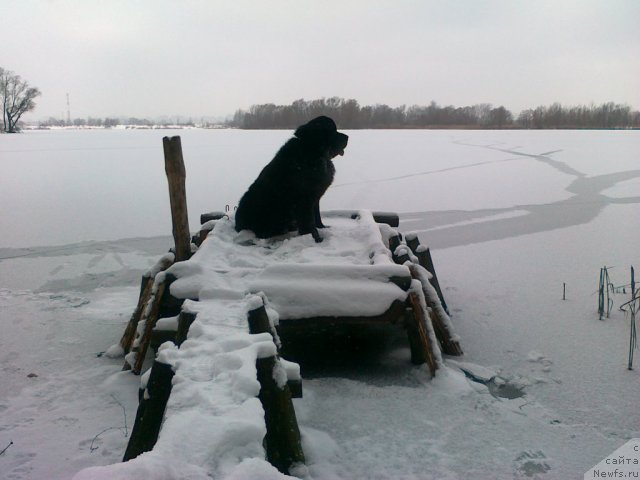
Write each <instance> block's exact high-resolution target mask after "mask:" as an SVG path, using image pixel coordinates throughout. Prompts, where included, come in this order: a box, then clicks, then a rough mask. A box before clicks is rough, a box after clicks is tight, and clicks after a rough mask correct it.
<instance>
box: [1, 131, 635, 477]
mask: <svg viewBox="0 0 640 480" xmlns="http://www.w3.org/2000/svg"><path fill="white" fill-rule="evenodd" d="M131 133H133V132H117V131H114V132H110V133H107V132H102V133H101V132H47V133H43V132H39V133H33V134H32V133H29V134H25V135H21V136H11V137H7V136H3V137H2V143H1V144H0V152H1V153H2V162H3V166H5V164H6V166H7V167H8V168H9V170H8V172H9V176H3V178H2V179H1V180H0V182H2V189H0V192H2V193H0V195H2V202H0V205H2V206H3V209H4V210H3V212H2V215H0V218H2V219H3V220H0V221H2V222H3V225H2V231H3V236H4V238H3V242H4V243H3V244H4V245H5V246H7V247H17V246H20V245H26V246H30V245H38V244H40V245H47V244H50V245H59V244H60V243H65V244H68V243H69V242H73V241H80V240H85V239H89V238H93V239H109V238H122V237H125V236H144V235H146V234H156V233H161V232H162V231H167V232H168V231H169V230H170V226H169V227H168V228H166V223H165V220H166V218H168V213H166V212H167V210H168V206H166V205H165V204H168V202H166V198H164V197H166V185H165V184H164V183H163V179H162V178H161V177H162V175H163V173H162V167H161V150H160V147H159V145H160V140H159V138H160V135H161V134H162V135H164V134H167V132H161V134H158V133H157V132H156V135H157V138H154V139H153V144H152V145H151V143H150V144H149V145H150V146H147V140H148V139H146V138H145V139H144V140H142V139H143V137H145V136H146V135H148V132H136V133H141V134H143V135H141V136H135V135H131V136H130V134H131ZM179 134H180V135H183V146H184V147H185V158H186V161H187V174H188V176H189V175H190V174H191V175H190V177H191V178H193V180H192V183H191V186H189V187H188V188H189V190H188V192H189V195H190V197H189V199H190V208H191V209H195V213H193V212H192V228H194V225H193V223H194V221H195V218H196V217H195V214H196V213H200V212H202V211H206V210H213V209H220V208H221V206H222V205H223V204H226V203H228V204H233V202H234V199H236V198H238V196H239V195H240V194H241V193H242V191H241V190H242V189H243V188H244V187H245V186H246V184H248V182H249V181H250V179H251V178H250V177H253V176H254V174H255V171H256V170H257V168H259V165H261V164H262V163H265V162H266V161H267V160H268V158H269V157H270V156H271V155H272V153H273V152H274V151H275V149H276V148H277V146H278V145H279V144H280V143H281V142H282V141H283V140H284V139H285V138H286V137H287V135H288V133H287V132H237V131H233V132H231V131H230V132H218V131H215V132H202V131H193V132H190V133H188V134H187V133H186V132H179ZM350 135H352V138H353V142H352V144H350V146H349V148H348V151H347V152H346V154H345V157H344V158H341V159H340V163H338V164H337V170H338V177H337V178H336V184H335V185H334V186H332V187H331V189H330V190H329V192H328V196H327V199H326V201H325V202H323V207H324V208H358V207H365V208H370V209H384V210H394V209H395V210H398V211H401V212H414V213H408V214H406V215H403V216H402V220H403V221H402V224H401V230H402V231H405V232H406V231H410V230H416V231H419V235H420V238H421V240H422V242H423V243H427V244H429V245H431V246H432V248H433V255H434V261H435V262H436V267H437V269H438V274H439V277H440V282H441V284H443V286H444V287H445V291H444V294H445V297H446V299H447V302H448V304H449V307H450V308H451V310H452V312H451V313H452V320H453V322H454V324H455V328H456V331H457V333H459V334H460V336H461V338H462V347H463V349H464V350H465V355H464V357H462V358H461V359H455V360H447V365H448V369H447V370H445V373H443V374H442V375H438V376H437V377H436V379H435V380H434V381H428V374H426V373H425V372H424V370H422V369H420V368H415V367H412V366H411V365H410V363H409V352H408V349H407V348H406V345H405V343H406V342H397V343H395V342H394V343H392V344H391V345H385V348H381V349H380V351H378V352H375V353H374V354H373V355H372V356H371V358H367V362H366V364H356V365H353V364H347V365H342V366H335V365H332V366H331V367H330V368H329V367H328V368H327V369H326V370H325V371H324V372H322V371H320V373H318V372H317V370H314V375H313V376H312V378H305V379H304V393H305V397H304V398H303V399H299V400H295V405H296V409H297V413H298V418H299V421H300V424H301V428H302V431H303V435H304V442H305V444H304V446H305V453H306V455H307V459H308V468H309V472H310V475H311V477H312V478H316V479H333V478H344V479H346V478H363V479H364V478H380V479H383V478H406V479H413V478H420V479H423V478H424V479H427V478H470V477H475V478H514V477H515V478H530V477H534V478H535V477H536V476H537V477H539V478H548V479H556V478H557V479H561V478H582V474H583V473H584V472H586V471H587V470H588V469H589V468H590V467H592V466H593V465H595V464H596V463H597V462H599V461H600V460H601V459H602V458H604V457H605V456H606V455H608V454H609V453H611V452H612V451H614V450H615V449H616V448H618V447H619V446H620V445H622V444H623V443H625V441H626V440H627V439H630V438H634V437H638V436H640V427H639V425H640V417H639V414H638V413H637V408H635V406H634V400H635V399H637V398H639V394H640V387H639V383H638V380H639V379H638V374H637V370H634V371H628V370H627V369H626V361H627V353H628V334H629V332H628V330H629V323H628V320H627V319H625V317H624V314H623V313H621V312H619V311H618V310H617V305H619V304H620V303H622V302H623V301H626V300H627V299H628V295H626V296H624V295H622V294H620V295H616V296H615V306H614V310H613V311H612V315H611V318H610V319H607V320H605V321H599V320H598V315H597V312H596V308H597V297H596V295H595V291H596V288H597V283H598V273H599V268H600V267H601V266H603V265H609V266H614V268H613V269H612V270H611V275H612V277H613V281H614V283H616V284H624V283H628V281H629V280H628V276H629V274H628V267H629V265H631V264H635V265H636V267H637V266H638V265H640V262H639V261H638V260H639V256H638V240H640V226H639V224H638V222H637V220H636V219H637V218H638V213H639V210H640V207H639V204H640V191H639V190H638V187H639V184H638V178H639V177H640V172H639V171H638V170H637V154H638V153H639V152H640V135H639V134H638V132H571V131H569V132H560V131H558V132H526V131H519V132H502V131H500V132H451V131H436V132H405V131H403V132H373V131H371V132H370V131H362V132H350ZM9 138H10V139H11V140H9V141H11V142H14V144H13V145H11V146H8V145H9V144H8V143H6V142H5V139H9ZM13 139H16V140H13ZM156 143H157V144H158V146H156V145H155V144H156ZM109 145H110V146H111V148H107V147H109ZM212 145H215V148H214V147H213V146H212ZM98 149H100V150H98ZM12 150H19V151H16V152H12ZM25 150H28V151H25ZM96 152H98V153H96ZM214 154H215V156H216V158H218V159H224V160H225V161H219V162H217V163H214V164H212V163H208V162H207V161H206V160H205V158H206V157H207V156H208V155H209V156H213V155H214ZM65 157H72V158H67V159H66V160H65ZM114 158H115V160H113V159H114ZM125 158H126V159H128V161H127V162H125V161H124V160H123V159H125ZM136 158H138V159H139V164H137V163H136V162H135V161H134V159H136ZM190 159H194V165H193V168H191V169H190V166H191V164H190ZM107 160H109V161H111V160H113V162H115V163H112V164H110V166H109V167H108V168H107V167H106V166H105V162H107ZM81 161H84V163H81ZM452 168H455V169H452ZM74 170H79V171H74ZM34 172H40V173H42V176H41V177H40V176H35V175H34ZM191 172H194V173H191ZM205 172H206V175H205ZM211 172H215V174H212V173H211ZM79 174H82V175H88V176H89V177H90V178H88V179H87V181H86V182H84V184H83V182H80V181H78V178H79V177H78V175H79ZM98 175H100V177H99V178H96V176H98ZM194 177H195V178H194ZM401 177H402V178H401ZM149 178H154V179H155V180H156V181H155V183H153V185H152V184H149V185H148V186H144V185H145V182H147V181H148V179H149ZM16 179H22V183H20V182H18V184H19V185H22V187H23V188H22V189H20V188H15V187H13V188H10V187H9V185H10V184H11V183H12V180H14V181H15V180H16ZM218 179H220V181H218ZM65 182H68V183H67V184H66V186H65ZM122 182H124V183H122ZM134 183H135V184H136V185H137V186H138V187H137V188H138V192H139V193H140V195H141V196H138V195H135V196H134V195H133V194H130V193H127V192H129V191H130V189H131V185H133V184H134ZM78 185H80V186H81V188H79V189H77V191H76V190H75V188H76V187H78ZM49 186H51V188H49ZM66 187H68V190H69V191H66V190H65V189H66ZM125 187H126V188H125ZM156 189H157V190H159V191H160V192H156ZM60 192H66V193H64V194H60ZM221 192H222V193H221ZM59 194H60V203H58V204H56V202H55V199H57V198H59V197H58V195H59ZM146 194H148V198H146V199H145V195H146ZM83 195H84V197H83ZM163 196H164V197H163ZM45 198H46V199H48V200H47V201H45ZM83 198H84V203H82V202H79V200H80V199H83ZM87 198H89V201H87V200H86V199H87ZM212 198H213V199H212ZM52 199H54V200H52ZM133 199H135V200H136V201H133ZM191 199H194V201H191ZM207 199H208V201H207ZM109 202H113V204H112V205H111V206H112V208H115V209H117V210H118V214H119V215H120V216H122V215H123V213H124V214H126V215H125V217H126V218H122V219H119V218H117V217H116V216H115V214H113V213H110V211H109V209H108V208H107V203H109ZM70 204H74V205H76V204H77V205H76V206H75V207H74V208H73V209H69V208H67V207H68V206H69V205H70ZM87 204H89V205H90V207H89V206H88V205H87ZM137 205H139V206H140V208H139V210H138V209H137ZM125 206H126V208H125ZM51 212H54V213H56V215H51ZM127 212H131V213H130V215H129V214H128V213H127ZM150 212H153V214H152V215H151V214H150ZM154 215H155V216H154ZM160 217H162V220H161V221H157V220H158V218H160ZM71 218H74V219H75V223H72V224H70V223H69V219H71ZM62 221H64V222H65V223H64V225H65V226H66V228H61V225H62V223H61V222H62ZM69 225H70V226H69ZM163 225H164V226H163ZM85 226H87V229H86V230H85V228H84V227H85ZM81 227H82V228H81ZM4 232H8V233H7V235H4ZM169 245H170V238H169V237H162V238H153V239H137V240H118V241H101V242H84V243H80V244H73V245H63V246H51V247H41V248H40V247H38V248H36V247H33V248H31V249H20V248H5V249H0V258H2V259H3V260H1V261H0V315H1V317H0V322H1V325H2V329H3V335H2V337H0V366H1V368H2V384H1V385H2V386H1V387H0V451H1V450H2V449H3V448H4V447H5V446H7V445H9V442H11V441H13V444H12V445H10V446H9V448H8V449H7V450H6V451H5V452H4V453H3V454H2V455H0V476H2V478H7V479H27V478H32V479H49V478H51V479H57V478H71V477H72V476H73V475H74V474H75V473H76V472H78V471H79V470H81V469H82V468H85V467H89V466H93V465H104V464H110V463H114V462H118V461H119V460H120V458H121V456H122V454H123V452H124V448H125V446H126V441H127V439H126V437H125V425H126V431H127V432H130V429H131V425H132V423H133V418H134V415H135V408H136V405H137V387H138V383H139V379H138V378H135V377H133V376H132V375H130V374H128V373H122V372H120V371H119V370H120V367H121V360H113V359H108V358H105V357H104V356H102V357H97V356H96V355H97V354H98V353H99V352H101V351H103V350H104V349H106V348H107V347H108V346H109V345H111V344H112V343H114V342H115V341H117V339H118V338H119V336H120V335H121V333H122V331H123V328H124V324H125V323H126V321H127V320H128V317H129V315H130V314H131V311H132V310H133V307H134V305H135V301H136V299H137V294H138V282H139V277H140V275H141V273H142V272H143V271H144V270H146V269H147V268H149V267H150V266H151V265H152V264H153V263H155V261H156V260H157V258H158V257H159V256H160V255H162V254H163V253H164V252H165V251H166V248H167V247H168V246H169ZM9 257H16V258H9ZM563 283H566V285H567V300H565V301H562V284H563ZM458 367H465V368H470V369H473V370H474V371H475V372H476V373H482V374H483V375H484V376H486V377H489V376H491V375H493V374H499V375H500V376H501V377H503V378H506V379H509V380H511V381H513V382H517V383H518V384H519V385H523V386H525V388H524V391H525V392H526V395H525V396H524V397H522V398H517V399H513V400H506V399H503V398H499V397H494V396H493V395H491V394H490V392H489V390H488V389H487V387H486V386H484V385H481V384H478V383H475V382H472V381H470V380H469V379H467V378H466V377H465V376H464V375H463V374H461V373H460V370H459V369H458ZM29 374H35V375H37V376H33V375H31V376H29ZM303 376H304V371H303ZM125 415H126V423H125ZM242 472H244V473H243V474H244V475H245V478H260V476H259V473H260V472H262V474H264V475H265V478H269V476H272V477H273V476H274V474H273V472H271V473H268V472H266V471H265V470H264V469H262V468H261V467H260V465H259V464H256V463H255V462H251V461H246V462H245V463H244V464H243V466H242ZM159 478H160V477H159ZM239 478H242V477H239Z"/></svg>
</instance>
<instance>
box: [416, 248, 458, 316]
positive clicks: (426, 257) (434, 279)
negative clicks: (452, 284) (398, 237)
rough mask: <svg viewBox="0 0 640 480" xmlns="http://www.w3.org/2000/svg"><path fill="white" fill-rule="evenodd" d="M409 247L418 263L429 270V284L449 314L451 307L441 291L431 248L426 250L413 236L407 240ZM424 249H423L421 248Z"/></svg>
mask: <svg viewBox="0 0 640 480" xmlns="http://www.w3.org/2000/svg"><path fill="white" fill-rule="evenodd" d="M407 245H408V246H409V248H411V251H412V252H413V254H414V255H415V256H416V257H418V263H419V264H420V265H421V266H422V267H424V268H426V269H427V271H428V272H429V273H430V274H431V280H429V282H430V283H431V285H433V288H435V289H436V293H437V294H438V298H439V299H440V303H441V304H442V308H444V311H445V312H447V314H449V315H451V314H450V313H449V307H447V302H445V301H444V295H442V290H441V289H440V282H438V275H436V269H435V267H434V266H433V260H432V259H431V251H430V250H429V248H428V247H427V248H424V247H422V246H421V245H420V240H419V239H418V237H417V236H415V237H414V236H411V238H410V239H409V240H407ZM421 247H422V248H421Z"/></svg>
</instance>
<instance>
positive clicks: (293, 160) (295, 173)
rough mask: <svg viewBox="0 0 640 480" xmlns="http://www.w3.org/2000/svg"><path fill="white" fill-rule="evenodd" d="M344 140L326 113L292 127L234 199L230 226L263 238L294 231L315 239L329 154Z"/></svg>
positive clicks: (329, 173)
mask: <svg viewBox="0 0 640 480" xmlns="http://www.w3.org/2000/svg"><path fill="white" fill-rule="evenodd" d="M348 140H349V137H348V136H347V135H345V134H344V133H340V132H338V129H337V127H336V124H335V122H334V121H333V120H332V119H330V118H329V117H325V116H321V117H317V118H314V119H313V120H311V121H310V122H308V123H305V124H304V125H301V126H300V127H298V128H297V130H296V131H295V133H294V137H293V138H291V139H290V140H288V141H287V142H286V143H285V144H284V145H283V146H282V148H280V150H279V151H278V153H276V156H275V157H274V158H273V160H271V162H270V163H269V164H268V165H267V166H266V167H264V169H263V170H262V172H260V175H259V176H258V178H257V179H256V180H255V181H254V182H253V184H252V185H251V186H250V187H249V190H247V192H246V193H245V194H244V195H243V197H242V198H241V199H240V203H239V204H238V209H237V210H236V215H235V221H236V226H235V228H236V231H238V232H239V231H241V230H252V231H253V232H254V233H255V235H256V237H258V238H269V237H275V236H277V235H282V234H285V233H288V232H290V231H294V230H298V233H299V234H300V235H305V234H308V233H310V234H311V235H312V236H313V238H314V240H315V241H316V242H321V241H322V237H321V236H320V234H319V233H318V229H319V228H325V225H323V223H322V219H321V218H320V204H319V202H320V198H321V197H322V195H324V192H326V190H327V188H329V185H331V182H333V176H334V174H335V167H334V166H333V162H332V161H331V159H332V158H334V157H335V156H337V155H344V149H345V147H346V146H347V142H348Z"/></svg>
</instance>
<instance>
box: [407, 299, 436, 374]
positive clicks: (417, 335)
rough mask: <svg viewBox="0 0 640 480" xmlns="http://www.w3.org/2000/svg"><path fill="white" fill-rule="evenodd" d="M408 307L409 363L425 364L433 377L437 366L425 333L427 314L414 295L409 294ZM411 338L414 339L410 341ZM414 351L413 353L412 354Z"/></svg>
mask: <svg viewBox="0 0 640 480" xmlns="http://www.w3.org/2000/svg"><path fill="white" fill-rule="evenodd" d="M409 305H410V307H411V310H412V312H411V315H410V316H409V318H408V319H407V321H408V325H407V334H408V335H409V336H410V338H409V346H410V347H411V361H412V362H413V363H414V364H417V365H419V364H422V363H425V362H426V363H427V365H428V366H429V371H430V372H431V376H435V374H436V369H437V368H438V365H437V363H436V359H435V356H434V354H433V345H431V343H432V342H431V340H430V339H429V334H428V333H427V326H426V325H427V315H428V313H427V312H425V311H424V310H423V309H422V305H421V304H420V300H419V299H418V296H417V295H416V294H415V293H410V294H409ZM411 336H413V337H414V338H413V339H412V338H411ZM414 349H415V353H414Z"/></svg>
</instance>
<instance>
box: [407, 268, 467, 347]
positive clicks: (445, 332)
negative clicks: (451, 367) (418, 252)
mask: <svg viewBox="0 0 640 480" xmlns="http://www.w3.org/2000/svg"><path fill="white" fill-rule="evenodd" d="M409 270H410V271H411V276H412V277H413V278H415V279H417V280H419V281H420V283H421V284H422V291H423V293H424V298H425V302H426V304H427V307H429V308H430V309H431V313H432V315H430V317H431V323H432V325H433V330H434V332H435V334H436V338H437V339H438V342H440V347H441V348H442V351H443V352H444V353H446V354H447V355H454V356H460V355H462V347H461V346H460V342H459V341H458V340H456V339H455V338H456V337H455V336H454V332H453V331H452V330H451V329H450V328H449V326H450V320H449V319H448V318H447V312H445V310H444V307H443V306H442V305H441V304H440V302H439V299H438V298H437V294H434V293H433V292H435V288H434V287H433V285H431V282H429V281H428V280H426V279H425V274H426V271H425V270H426V269H425V268H424V267H422V266H421V265H415V264H412V265H411V266H410V267H409Z"/></svg>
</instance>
